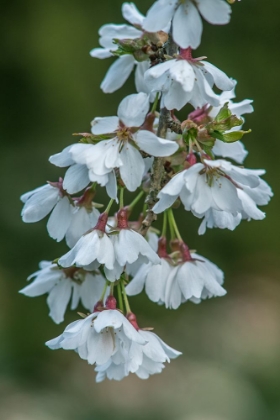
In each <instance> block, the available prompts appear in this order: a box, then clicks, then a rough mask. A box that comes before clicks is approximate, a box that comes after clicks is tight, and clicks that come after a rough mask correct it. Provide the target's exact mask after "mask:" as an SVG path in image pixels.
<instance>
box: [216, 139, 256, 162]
mask: <svg viewBox="0 0 280 420" xmlns="http://www.w3.org/2000/svg"><path fill="white" fill-rule="evenodd" d="M212 151H213V153H214V154H215V155H218V156H222V157H228V158H230V159H233V160H235V162H237V163H243V161H244V159H245V158H246V156H247V155H248V152H247V150H246V149H245V147H244V145H243V143H241V141H236V142H234V143H225V142H223V141H221V140H216V141H215V145H214V147H213V149H212Z"/></svg>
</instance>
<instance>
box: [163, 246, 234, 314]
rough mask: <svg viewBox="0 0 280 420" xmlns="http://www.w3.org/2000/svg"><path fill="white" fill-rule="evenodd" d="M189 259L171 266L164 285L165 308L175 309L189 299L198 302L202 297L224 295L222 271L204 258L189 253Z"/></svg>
mask: <svg viewBox="0 0 280 420" xmlns="http://www.w3.org/2000/svg"><path fill="white" fill-rule="evenodd" d="M190 255H191V258H192V259H193V260H191V261H185V262H182V263H179V264H178V265H177V266H176V267H172V268H173V269H172V270H171V272H170V274H169V276H168V279H167V281H166V286H165V297H164V302H165V306H166V308H170V309H177V308H178V307H179V306H180V304H181V303H183V302H186V301H188V300H191V301H192V302H194V303H199V302H200V301H201V300H202V299H206V298H211V297H216V296H224V295H225V294H226V291H225V289H224V288H223V287H222V286H221V284H223V282H224V274H223V272H222V271H221V270H220V269H219V268H218V267H217V266H216V265H215V264H213V263H211V262H210V261H209V260H207V259H206V258H204V257H202V256H201V255H198V254H196V253H193V252H191V253H190Z"/></svg>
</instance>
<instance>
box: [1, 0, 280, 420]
mask: <svg viewBox="0 0 280 420" xmlns="http://www.w3.org/2000/svg"><path fill="white" fill-rule="evenodd" d="M138 3H139V4H138V6H139V9H140V10H141V11H142V12H143V13H145V12H146V11H147V9H148V7H149V6H150V5H151V3H152V2H151V0H141V2H140V1H139V2H138ZM121 4H122V2H121V1H120V0H103V1H97V0H94V1H93V0H67V1H66V0H37V1H36V0H35V1H34V0H24V1H22V0H2V2H1V13H0V19H1V24H0V32H1V37H0V38H1V41H2V47H1V68H0V80H1V95H0V103H1V105H0V107H1V110H0V125H1V155H0V156H1V157H0V158H1V164H0V174H1V206H0V215H1V219H0V223H1V239H2V240H1V245H0V247H1V248H0V259H1V262H0V308H1V309H0V418H1V419H3V420H66V419H67V420H74V419H79V420H89V419H94V420H98V419H109V418H112V417H114V418H115V419H122V420H130V419H135V420H138V419H142V418H145V419H153V420H156V419H161V420H167V419H172V420H264V419H265V420H277V419H280V399H279V392H280V351H279V350H280V327H279V325H280V322H279V321H280V320H279V316H280V304H279V302H280V281H279V235H280V232H279V204H280V203H279V194H277V193H278V185H279V181H278V171H279V128H278V126H279V125H278V124H279V82H278V80H279V74H280V60H279V54H278V45H277V44H276V39H277V36H279V14H278V13H277V12H276V10H277V7H278V1H277V0H271V1H270V2H269V4H268V2H265V1H258V2H256V1H255V0H246V1H245V0H244V1H242V2H240V3H239V2H238V3H236V4H235V5H233V9H234V10H233V15H232V21H231V24H230V25H227V26H222V27H214V26H210V25H208V24H205V25H204V35H203V43H202V47H200V48H199V50H198V51H197V54H198V55H207V57H208V60H209V61H210V62H212V63H213V64H215V65H217V66H218V67H219V68H221V69H223V70H224V71H225V72H226V73H227V74H228V75H230V76H232V77H234V78H236V79H237V80H238V86H237V100H242V99H244V98H253V99H254V101H255V102H254V107H255V113H254V114H252V115H248V116H247V117H246V127H247V128H250V127H251V128H252V129H253V132H252V134H251V135H250V136H247V137H246V139H245V143H246V146H247V148H248V149H249V151H250V154H249V156H248V158H247V160H246V166H247V167H251V168H266V169H267V175H266V176H265V179H266V180H267V181H268V182H269V183H270V184H271V185H272V187H273V189H274V192H275V197H274V198H273V200H272V202H271V204H270V205H269V206H268V207H267V208H265V209H264V210H265V211H266V212H267V218H266V219H265V220H264V221H262V222H255V221H252V222H250V223H247V222H243V223H242V224H241V225H240V226H239V227H238V228H237V229H236V230H235V231H234V232H229V231H218V230H213V231H211V230H210V231H208V232H207V234H206V235H205V236H203V237H199V236H198V235H197V228H198V225H199V221H198V220H196V219H194V217H193V216H192V215H190V214H186V213H184V212H182V211H180V210H178V212H177V213H176V214H177V217H180V225H181V227H182V229H183V231H184V234H185V236H184V237H185V239H186V240H187V241H188V243H189V245H190V246H191V247H192V248H194V249H197V250H198V251H199V253H201V254H202V255H204V256H206V257H208V258H209V259H211V260H212V261H213V262H215V263H216V264H217V265H219V266H220V267H221V268H222V269H223V270H224V271H225V273H226V283H225V287H226V289H227V290H228V294H227V296H226V297H224V298H221V299H220V298H217V299H212V300H209V301H206V302H203V304H201V305H197V306H196V305H193V304H192V303H189V304H185V305H183V306H181V307H180V308H179V310H177V311H167V310H165V309H164V308H162V307H158V306H157V305H154V304H152V303H151V302H149V301H148V299H147V298H146V297H145V296H142V297H139V296H138V297H135V298H133V299H132V306H133V309H134V311H135V312H136V313H137V314H139V315H138V317H139V319H140V322H141V325H146V326H154V327H155V331H156V332H157V333H158V334H159V335H160V336H161V337H162V338H163V339H164V340H165V341H167V342H168V344H170V345H171V346H173V347H175V348H176V349H180V350H182V351H183V356H181V357H180V358H179V359H177V360H176V361H173V362H172V363H171V365H168V366H167V367H166V369H165V370H164V372H163V373H162V374H161V375H156V376H154V377H151V378H150V379H149V380H148V381H141V380H140V379H138V378H135V377H134V376H133V375H131V376H130V377H129V378H126V379H125V380H124V381H122V382H121V383H112V382H109V381H105V382H103V383H102V384H99V385H96V384H95V373H94V371H93V368H92V367H90V366H88V365H87V364H86V363H85V362H84V361H82V360H80V359H79V358H78V357H77V355H76V354H74V352H65V351H57V352H52V351H50V350H49V349H47V348H46V347H45V346H44V342H45V341H46V340H48V339H50V338H52V337H55V336H57V335H59V334H60V333H61V332H62V330H63V328H64V327H65V326H66V324H67V323H69V322H71V321H72V320H74V319H76V314H75V313H70V312H68V313H67V316H66V320H65V323H64V324H63V325H58V326H57V325H55V324H54V323H53V322H52V320H51V319H50V318H49V317H48V308H47V305H46V301H45V297H41V298H36V299H31V298H26V297H24V296H22V295H19V294H18V290H19V289H21V288H22V287H24V286H25V284H26V283H25V282H26V277H27V276H28V275H29V274H30V273H32V272H34V271H36V269H37V264H38V262H39V261H41V260H42V259H49V260H51V259H53V258H55V257H57V256H59V255H61V254H62V253H64V252H65V251H66V246H65V245H64V244H56V243H54V242H53V241H52V240H51V239H50V238H48V235H47V232H46V226H45V225H46V223H45V221H42V222H39V223H37V224H34V225H25V224H23V223H22V221H21V218H20V210H21V203H20V201H19V196H20V194H22V193H23V192H26V191H29V190H31V189H33V188H35V187H37V186H40V185H42V184H44V183H45V181H46V180H55V179H56V178H57V177H58V176H59V175H62V172H61V171H60V170H58V169H57V168H55V167H52V165H50V164H49V163H48V157H49V156H50V155H51V154H54V153H56V152H59V151H60V150H61V149H62V148H63V147H65V146H67V145H68V144H71V142H72V141H73V139H72V135H71V134H72V133H73V132H83V131H88V130H89V127H90V121H91V120H92V119H93V118H94V117H95V116H106V115H115V113H116V108H117V105H118V103H119V101H120V100H121V99H122V98H123V96H125V95H127V94H129V93H133V92H134V85H133V79H132V78H131V79H130V80H129V82H128V83H127V84H126V85H125V87H124V88H123V89H122V90H120V91H118V92H116V93H114V94H112V95H107V96H106V95H104V94H103V93H102V92H101V91H100V89H99V85H100V82H101V80H102V78H103V76H104V74H105V71H106V70H107V68H108V66H109V64H110V63H109V62H110V60H104V61H100V60H96V59H93V58H91V57H90V56H89V51H90V49H91V48H93V47H95V46H98V34H97V31H98V28H99V27H100V26H101V25H102V24H104V23H109V22H115V23H121V22H123V19H122V17H121V12H120V7H121ZM101 199H102V197H101Z"/></svg>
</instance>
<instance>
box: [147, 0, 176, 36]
mask: <svg viewBox="0 0 280 420" xmlns="http://www.w3.org/2000/svg"><path fill="white" fill-rule="evenodd" d="M176 5H177V0H170V1H164V2H162V1H156V2H155V3H154V4H153V5H152V7H151V8H150V9H149V10H148V13H147V17H146V19H145V20H144V23H143V29H145V30H146V31H148V32H157V31H160V30H163V29H164V28H165V27H166V26H167V25H168V23H169V22H170V20H171V19H172V15H173V13H174V10H175V8H176Z"/></svg>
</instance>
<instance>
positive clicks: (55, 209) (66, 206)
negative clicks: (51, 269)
mask: <svg viewBox="0 0 280 420" xmlns="http://www.w3.org/2000/svg"><path fill="white" fill-rule="evenodd" d="M21 201H23V203H24V206H23V209H22V212H21V216H22V220H23V221H24V222H25V223H35V222H38V221H39V220H41V219H43V218H44V217H45V216H47V215H48V214H49V213H50V212H51V215H50V217H49V220H48V223H47V229H48V232H49V235H50V236H51V237H52V238H54V239H56V240H57V241H61V240H62V239H63V238H64V236H65V234H66V232H67V230H68V228H69V226H70V223H71V220H72V215H73V209H74V207H73V205H72V204H71V203H70V200H69V198H68V196H67V195H66V194H65V191H64V190H63V188H62V180H60V181H59V182H54V183H49V184H47V185H44V186H42V187H39V188H36V189H35V190H33V191H30V192H28V193H26V194H24V195H22V196H21Z"/></svg>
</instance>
